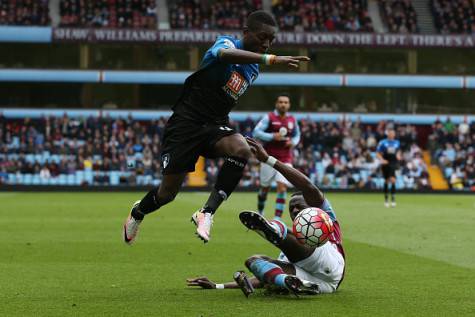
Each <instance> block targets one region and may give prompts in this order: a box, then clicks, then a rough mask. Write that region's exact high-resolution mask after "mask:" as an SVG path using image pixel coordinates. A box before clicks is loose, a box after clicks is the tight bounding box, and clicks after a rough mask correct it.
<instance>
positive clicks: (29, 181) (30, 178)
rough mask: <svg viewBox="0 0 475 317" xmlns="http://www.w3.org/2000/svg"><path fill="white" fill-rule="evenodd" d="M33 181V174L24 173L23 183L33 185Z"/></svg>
mask: <svg viewBox="0 0 475 317" xmlns="http://www.w3.org/2000/svg"><path fill="white" fill-rule="evenodd" d="M32 182H33V175H32V174H24V178H23V184H24V185H31V184H32Z"/></svg>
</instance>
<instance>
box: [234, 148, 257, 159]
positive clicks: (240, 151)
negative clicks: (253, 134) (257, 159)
mask: <svg viewBox="0 0 475 317" xmlns="http://www.w3.org/2000/svg"><path fill="white" fill-rule="evenodd" d="M232 156H235V157H240V158H243V159H245V160H248V159H250V158H251V156H252V152H251V149H250V148H249V147H248V146H241V147H238V148H236V149H235V150H234V153H233V154H232Z"/></svg>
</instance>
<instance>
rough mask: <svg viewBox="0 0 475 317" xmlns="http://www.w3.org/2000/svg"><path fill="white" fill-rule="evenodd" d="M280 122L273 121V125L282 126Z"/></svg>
mask: <svg viewBox="0 0 475 317" xmlns="http://www.w3.org/2000/svg"><path fill="white" fill-rule="evenodd" d="M280 124H281V123H280V121H272V125H280Z"/></svg>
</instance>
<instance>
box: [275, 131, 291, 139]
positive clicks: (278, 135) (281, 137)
mask: <svg viewBox="0 0 475 317" xmlns="http://www.w3.org/2000/svg"><path fill="white" fill-rule="evenodd" d="M273 135H274V141H286V140H288V139H289V138H287V137H286V136H283V135H282V134H280V133H279V132H275V133H273Z"/></svg>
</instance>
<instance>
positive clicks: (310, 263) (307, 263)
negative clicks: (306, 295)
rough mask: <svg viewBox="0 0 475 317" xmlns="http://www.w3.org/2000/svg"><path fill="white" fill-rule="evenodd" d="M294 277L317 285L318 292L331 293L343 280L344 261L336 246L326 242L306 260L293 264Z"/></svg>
mask: <svg viewBox="0 0 475 317" xmlns="http://www.w3.org/2000/svg"><path fill="white" fill-rule="evenodd" d="M293 264H294V266H295V271H296V273H295V275H296V276H297V277H298V278H300V279H304V280H307V281H310V282H314V283H316V284H318V286H319V287H320V292H322V293H333V292H334V291H336V289H337V287H338V283H340V281H341V279H342V278H343V271H344V269H345V259H344V258H343V256H342V255H341V253H340V252H339V251H338V249H337V246H336V244H334V243H331V242H327V243H325V244H324V245H323V246H321V247H319V248H316V249H315V251H314V252H313V253H312V255H311V256H309V257H308V258H306V259H303V260H302V261H299V262H296V263H293Z"/></svg>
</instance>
